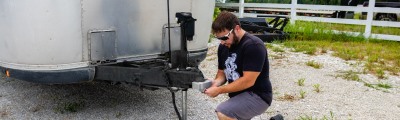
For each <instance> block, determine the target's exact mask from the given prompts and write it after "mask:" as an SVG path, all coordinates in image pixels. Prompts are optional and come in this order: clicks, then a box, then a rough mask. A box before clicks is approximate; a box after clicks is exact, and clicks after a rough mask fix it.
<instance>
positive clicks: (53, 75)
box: [0, 66, 95, 84]
mask: <svg viewBox="0 0 400 120" xmlns="http://www.w3.org/2000/svg"><path fill="white" fill-rule="evenodd" d="M0 70H1V72H2V73H5V71H8V72H9V75H10V77H11V78H15V79H19V80H24V81H28V82H33V83H44V84H71V83H81V82H87V81H91V80H93V79H94V75H95V68H94V67H83V68H76V69H66V70H18V69H11V68H5V67H1V66H0Z"/></svg>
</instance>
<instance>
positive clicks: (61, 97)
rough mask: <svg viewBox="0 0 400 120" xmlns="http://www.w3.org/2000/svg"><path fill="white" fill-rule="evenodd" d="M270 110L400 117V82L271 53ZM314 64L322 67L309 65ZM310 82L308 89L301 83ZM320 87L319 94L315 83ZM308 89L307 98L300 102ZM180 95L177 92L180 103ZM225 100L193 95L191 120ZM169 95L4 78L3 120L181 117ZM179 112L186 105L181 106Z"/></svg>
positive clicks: (207, 66)
mask: <svg viewBox="0 0 400 120" xmlns="http://www.w3.org/2000/svg"><path fill="white" fill-rule="evenodd" d="M217 44H218V42H217V41H215V42H212V43H211V44H209V48H210V50H209V53H208V56H207V58H206V60H205V61H204V62H203V63H202V64H201V66H200V67H201V69H202V71H203V72H204V74H205V75H206V76H207V77H208V78H214V75H215V72H216V68H217V66H216V60H217V59H216V55H215V54H216V45H217ZM269 54H270V56H271V57H270V65H271V71H270V72H271V74H270V75H271V82H272V85H273V90H274V101H273V103H272V106H271V107H270V108H269V109H268V110H267V111H266V112H265V113H264V114H262V115H260V116H257V117H255V118H254V119H255V120H265V119H269V117H271V116H273V115H276V114H282V115H283V116H284V117H285V119H288V120H291V119H300V118H308V119H309V118H312V119H323V118H327V119H331V118H334V119H355V120H365V119H371V120H375V119H400V114H399V113H400V94H399V93H400V88H399V86H400V77H399V76H391V75H387V76H388V77H387V79H383V80H380V79H378V78H376V77H375V76H373V75H370V74H359V76H360V78H361V79H362V80H364V81H368V82H370V83H372V84H377V83H387V84H390V85H392V88H389V89H384V88H380V89H376V88H371V87H368V86H365V85H364V83H362V82H357V81H349V80H345V79H343V78H342V77H338V76H339V74H340V71H348V70H354V71H360V70H362V67H361V66H362V64H357V63H359V62H356V61H344V60H341V59H339V58H335V57H332V56H331V55H330V53H329V52H328V53H326V54H321V55H316V56H309V55H305V54H302V53H293V52H289V50H288V49H286V52H283V53H275V52H273V51H271V50H269ZM310 60H314V61H316V62H318V63H322V64H323V67H322V68H321V69H315V68H312V67H309V66H307V65H305V62H307V61H310ZM299 79H304V80H305V82H304V86H299V85H298V83H296V82H297V81H298V80H299ZM316 84H319V85H320V87H319V88H320V92H316V91H315V87H313V86H314V85H316ZM300 91H304V92H305V95H304V98H301V97H300ZM180 97H181V92H177V100H180ZM226 99H227V96H226V95H220V96H218V97H216V98H209V97H207V96H205V95H203V94H202V93H199V92H198V91H194V90H189V91H188V100H189V101H188V119H190V120H212V119H216V116H215V113H214V108H215V107H216V106H217V105H218V103H220V102H222V101H224V100H226ZM171 101H172V99H171V93H170V92H169V91H168V90H166V89H159V90H155V91H150V90H146V89H144V90H143V91H142V90H140V89H139V88H138V87H136V86H131V85H110V84H108V83H101V82H93V83H84V84H73V85H42V84H34V83H28V82H24V81H20V80H14V79H9V78H7V79H6V78H4V75H1V80H0V119H135V120H136V119H137V120H160V119H177V116H176V114H175V112H174V109H173V106H172V102H171ZM177 103H178V107H179V106H180V101H178V102H177Z"/></svg>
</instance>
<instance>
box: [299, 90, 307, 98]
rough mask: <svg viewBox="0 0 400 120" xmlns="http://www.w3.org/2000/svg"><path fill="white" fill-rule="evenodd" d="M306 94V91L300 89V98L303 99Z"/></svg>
mask: <svg viewBox="0 0 400 120" xmlns="http://www.w3.org/2000/svg"><path fill="white" fill-rule="evenodd" d="M305 96H306V91H303V90H300V98H301V99H304V98H305Z"/></svg>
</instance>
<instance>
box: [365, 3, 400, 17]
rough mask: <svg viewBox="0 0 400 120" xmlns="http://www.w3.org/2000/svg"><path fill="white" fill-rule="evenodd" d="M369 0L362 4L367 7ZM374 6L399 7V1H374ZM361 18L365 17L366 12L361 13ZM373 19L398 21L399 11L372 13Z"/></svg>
mask: <svg viewBox="0 0 400 120" xmlns="http://www.w3.org/2000/svg"><path fill="white" fill-rule="evenodd" d="M368 4H369V2H364V3H363V6H364V7H368ZM375 7H390V8H400V2H376V3H375ZM399 12H400V11H399ZM362 16H363V18H366V16H367V12H363V13H362ZM373 19H374V20H381V21H398V20H400V13H379V12H375V13H374V18H373Z"/></svg>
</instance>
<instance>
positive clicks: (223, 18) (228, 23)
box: [212, 11, 240, 34]
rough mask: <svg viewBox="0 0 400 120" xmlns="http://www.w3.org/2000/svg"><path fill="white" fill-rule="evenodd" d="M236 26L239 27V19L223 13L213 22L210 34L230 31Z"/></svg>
mask: <svg viewBox="0 0 400 120" xmlns="http://www.w3.org/2000/svg"><path fill="white" fill-rule="evenodd" d="M236 25H239V26H240V22H239V19H238V18H237V17H236V16H235V15H234V14H232V13H230V12H226V11H223V12H221V13H220V14H219V15H218V16H217V18H216V19H215V20H214V22H213V24H212V33H214V34H215V33H219V32H222V31H224V30H225V29H227V30H231V29H233V28H235V26H236Z"/></svg>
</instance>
